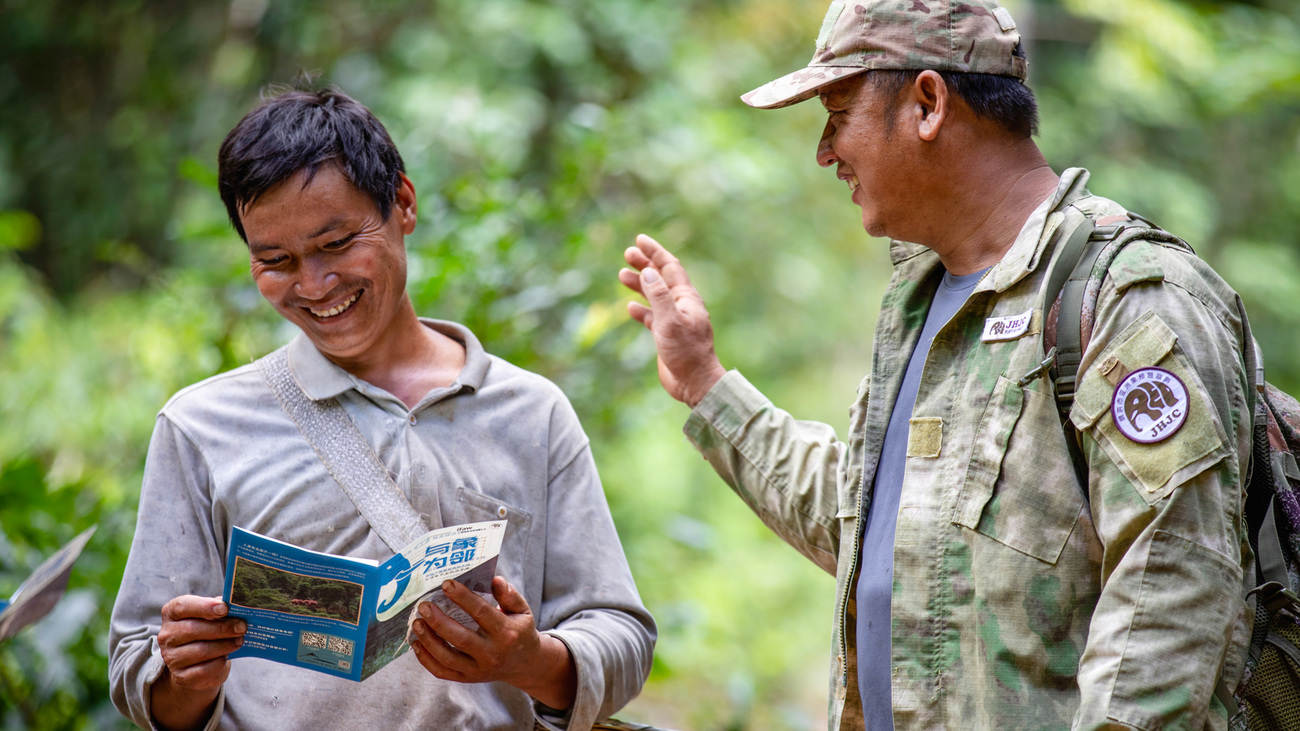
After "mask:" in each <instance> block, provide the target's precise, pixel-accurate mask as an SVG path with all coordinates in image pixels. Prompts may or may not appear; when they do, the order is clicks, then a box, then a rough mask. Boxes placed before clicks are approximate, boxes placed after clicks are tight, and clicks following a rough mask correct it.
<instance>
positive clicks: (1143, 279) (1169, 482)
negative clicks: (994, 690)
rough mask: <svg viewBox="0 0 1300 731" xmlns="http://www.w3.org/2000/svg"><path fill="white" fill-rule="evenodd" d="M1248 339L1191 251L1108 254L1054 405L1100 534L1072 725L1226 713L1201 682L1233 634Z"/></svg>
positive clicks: (1208, 720)
mask: <svg viewBox="0 0 1300 731" xmlns="http://www.w3.org/2000/svg"><path fill="white" fill-rule="evenodd" d="M1251 342H1252V341H1251V340H1250V333H1249V325H1248V324H1247V321H1246V319H1245V314H1244V311H1243V310H1242V308H1241V304H1240V300H1239V299H1238V298H1237V296H1236V294H1235V293H1234V292H1233V291H1232V290H1231V289H1230V288H1229V287H1228V286H1227V285H1226V284H1225V283H1224V282H1223V281H1222V280H1221V279H1219V278H1218V276H1217V275H1216V274H1214V272H1213V271H1211V270H1210V269H1209V268H1208V267H1207V266H1206V265H1205V264H1204V263H1202V262H1200V261H1199V260H1198V259H1196V258H1195V257H1194V256H1192V255H1190V254H1187V253H1184V252H1180V251H1177V250H1175V249H1172V248H1168V247H1165V246H1161V245H1157V244H1151V243H1147V242H1137V243H1134V244H1130V245H1129V246H1128V247H1126V248H1125V249H1124V250H1123V252H1121V254H1120V255H1119V257H1117V258H1116V260H1115V262H1114V264H1112V266H1111V268H1110V270H1109V273H1108V277H1107V279H1106V281H1105V283H1104V284H1103V286H1102V290H1101V293H1100V296H1099V299H1098V303H1097V310H1096V319H1095V325H1094V331H1093V335H1092V338H1091V341H1090V343H1089V345H1088V350H1087V352H1086V353H1085V357H1084V361H1083V370H1082V371H1081V372H1082V373H1083V376H1082V378H1081V379H1080V382H1079V388H1078V393H1077V395H1076V398H1075V403H1074V406H1073V408H1072V410H1071V413H1070V417H1071V419H1072V421H1073V422H1074V424H1075V426H1077V427H1078V428H1079V430H1080V433H1081V442H1082V446H1083V451H1084V454H1085V456H1086V459H1087V462H1088V469H1089V485H1088V491H1089V497H1090V508H1091V511H1092V517H1093V520H1094V522H1095V524H1096V528H1097V532H1098V536H1099V538H1100V541H1101V545H1102V547H1103V550H1102V555H1101V556H1100V562H1101V580H1102V590H1101V595H1100V599H1099V601H1098V602H1097V605H1096V611H1095V613H1094V615H1093V618H1092V621H1091V624H1090V627H1089V632H1088V641H1087V646H1086V648H1085V651H1084V653H1083V655H1082V658H1081V660H1080V662H1079V674H1078V682H1079V687H1080V691H1081V703H1080V707H1079V710H1078V712H1077V714H1076V716H1075V719H1074V728H1076V729H1097V728H1139V729H1151V730H1154V729H1159V728H1186V729H1203V728H1222V727H1224V726H1225V725H1226V716H1225V713H1224V711H1223V709H1222V706H1220V705H1219V704H1218V701H1217V700H1213V699H1212V694H1213V690H1214V686H1215V684H1216V682H1217V679H1218V676H1219V672H1220V668H1221V667H1223V666H1224V665H1225V662H1226V663H1227V666H1228V669H1227V671H1226V673H1225V674H1230V673H1233V672H1236V673H1238V674H1239V672H1240V670H1239V668H1240V656H1241V650H1242V648H1243V642H1244V630H1243V629H1242V627H1243V622H1244V621H1245V619H1244V617H1245V615H1244V603H1243V601H1242V599H1241V596H1242V594H1241V589H1242V581H1243V574H1244V567H1249V566H1250V565H1251V561H1252V559H1251V555H1250V550H1249V546H1248V545H1247V543H1246V539H1245V536H1244V530H1243V518H1242V505H1243V482H1244V480H1245V476H1246V473H1247V470H1248V464H1249V455H1250V444H1251V394H1252V393H1253V391H1252V378H1253V375H1254V351H1253V348H1250V347H1247V345H1246V344H1248V343H1251Z"/></svg>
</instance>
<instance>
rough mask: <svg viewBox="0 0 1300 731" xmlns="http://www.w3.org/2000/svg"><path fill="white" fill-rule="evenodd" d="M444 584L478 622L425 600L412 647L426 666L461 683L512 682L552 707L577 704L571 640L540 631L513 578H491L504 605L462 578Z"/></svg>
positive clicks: (564, 707)
mask: <svg viewBox="0 0 1300 731" xmlns="http://www.w3.org/2000/svg"><path fill="white" fill-rule="evenodd" d="M442 590H443V593H444V594H446V595H447V598H448V599H450V600H451V601H453V602H455V603H456V605H457V606H459V607H460V608H461V609H463V610H465V612H466V613H467V614H469V616H470V617H472V618H473V619H474V621H475V622H478V626H479V628H478V630H477V631H474V630H471V629H469V628H467V627H465V626H464V625H462V624H461V623H460V622H457V621H456V620H454V619H452V618H451V617H448V616H447V615H446V614H445V613H443V612H442V610H440V609H438V607H436V606H434V605H433V604H432V603H431V602H421V603H420V605H419V607H418V609H419V612H420V619H417V620H415V622H414V623H413V629H414V630H415V641H414V642H412V643H411V648H412V650H413V651H414V652H415V657H416V659H418V660H419V661H420V664H421V665H423V666H424V668H425V669H426V670H428V671H429V672H430V673H432V674H433V675H434V676H436V677H438V678H442V679H443V680H452V681H455V682H458V683H486V682H491V681H501V682H504V683H509V684H510V685H513V686H515V687H516V688H519V689H520V690H522V691H524V692H525V693H527V694H529V695H530V696H532V697H533V698H535V699H536V700H538V701H541V702H542V703H543V704H545V705H547V706H549V707H551V708H556V709H566V708H568V707H569V706H571V705H572V704H573V699H574V696H575V695H576V694H577V685H578V671H577V666H576V665H574V663H573V658H572V657H571V656H570V655H569V648H568V646H566V645H565V644H564V643H563V642H562V641H560V640H559V639H558V638H556V637H553V636H551V635H547V634H542V633H541V632H538V631H537V625H536V623H535V622H534V621H533V613H532V610H530V609H529V608H528V602H527V601H526V600H525V599H524V597H523V595H522V594H520V593H519V591H518V590H516V589H515V587H514V586H512V585H511V584H510V582H508V581H506V580H505V579H504V578H502V577H500V576H498V577H496V578H494V579H493V580H492V596H493V597H495V598H496V600H497V603H498V604H499V605H500V608H497V607H494V606H492V605H491V604H489V603H488V602H487V600H485V599H484V598H483V597H481V596H479V595H478V594H476V593H474V592H473V591H470V590H469V588H467V587H466V586H465V585H464V584H461V583H460V582H458V581H445V582H443V584H442Z"/></svg>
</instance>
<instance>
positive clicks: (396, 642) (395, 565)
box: [223, 520, 506, 681]
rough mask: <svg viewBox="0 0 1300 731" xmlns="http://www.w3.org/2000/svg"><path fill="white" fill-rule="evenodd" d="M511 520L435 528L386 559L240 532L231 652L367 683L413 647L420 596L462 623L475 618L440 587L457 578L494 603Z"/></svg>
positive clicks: (230, 560)
mask: <svg viewBox="0 0 1300 731" xmlns="http://www.w3.org/2000/svg"><path fill="white" fill-rule="evenodd" d="M505 530H506V522H505V521H504V520H502V521H488V522H484V523H467V524H465V525H454V526H450V527H447V528H441V529H439V530H435V531H430V532H429V533H426V534H424V535H423V536H421V537H420V538H417V539H416V540H415V541H412V542H411V543H410V544H409V545H407V546H406V547H405V548H403V549H402V551H401V553H398V554H397V555H395V556H393V557H392V558H390V559H388V560H387V561H385V562H384V563H382V564H378V565H376V564H375V563H374V562H373V561H367V560H365V559H358V558H350V557H348V556H332V555H330V554H326V553H318V552H316V551H308V550H307V549H305V548H299V547H298V546H294V545H292V544H289V543H284V542H282V541H277V540H275V539H273V538H267V537H266V536H263V535H260V534H257V533H254V532H252V531H247V530H244V529H242V528H235V529H233V530H232V531H231V535H230V550H229V552H228V553H227V558H226V585H225V591H224V597H223V598H224V599H225V602H226V604H228V605H229V606H230V616H232V617H239V618H241V619H243V620H245V621H247V622H248V631H247V632H246V633H245V634H244V644H243V646H242V647H240V648H239V649H238V650H235V651H234V652H232V653H230V657H231V658H232V659H233V658H238V657H260V658H264V659H266V660H274V661H276V662H281V663H285V664H287V665H297V666H298V667H304V668H309V669H311V670H317V671H320V672H322V673H329V674H330V675H337V676H339V677H342V678H349V679H351V680H357V681H360V680H365V679H366V678H368V677H370V676H371V675H373V674H374V673H375V672H376V671H377V670H379V669H380V668H382V667H383V666H385V665H387V664H388V663H390V662H392V661H393V660H394V659H396V658H397V657H398V656H399V655H401V654H402V653H404V652H406V651H407V650H409V649H411V624H412V622H414V621H415V619H416V617H418V616H419V615H418V614H417V613H416V611H415V607H416V605H417V603H418V602H421V601H432V602H434V603H435V604H436V605H438V606H439V607H440V608H442V609H443V611H445V612H447V614H448V615H449V616H451V617H453V618H454V619H456V620H457V621H459V622H461V624H464V625H466V626H469V627H471V628H477V625H475V624H474V621H473V620H472V619H470V618H469V615H467V614H465V612H464V611H462V610H461V609H460V608H459V607H457V606H456V605H455V604H452V603H451V601H450V600H448V599H447V598H446V597H445V596H444V595H443V593H442V588H441V587H442V582H444V581H446V580H447V579H455V580H456V581H459V582H460V583H462V584H464V585H465V586H467V587H469V588H470V589H472V590H473V591H475V592H478V593H479V594H480V595H482V596H484V597H485V598H486V599H487V600H488V601H489V602H493V599H492V577H493V576H495V575H496V565H497V556H498V554H500V553H501V539H502V538H503V537H504V536H505Z"/></svg>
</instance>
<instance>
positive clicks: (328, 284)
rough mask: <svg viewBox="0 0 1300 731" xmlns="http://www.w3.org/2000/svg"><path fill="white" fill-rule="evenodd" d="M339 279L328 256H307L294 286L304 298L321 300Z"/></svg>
mask: <svg viewBox="0 0 1300 731" xmlns="http://www.w3.org/2000/svg"><path fill="white" fill-rule="evenodd" d="M338 279H339V277H338V274H337V273H335V272H334V270H333V269H332V268H331V267H330V266H329V262H328V261H327V259H326V257H320V256H307V257H303V261H302V266H300V267H299V268H298V280H297V281H296V282H295V283H294V285H293V288H294V291H295V292H296V293H297V295H298V296H299V297H302V298H303V299H307V300H319V299H323V298H325V297H326V296H328V295H329V293H330V290H332V289H334V287H335V286H336V285H337V284H338Z"/></svg>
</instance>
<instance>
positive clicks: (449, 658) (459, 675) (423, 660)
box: [411, 607, 477, 683]
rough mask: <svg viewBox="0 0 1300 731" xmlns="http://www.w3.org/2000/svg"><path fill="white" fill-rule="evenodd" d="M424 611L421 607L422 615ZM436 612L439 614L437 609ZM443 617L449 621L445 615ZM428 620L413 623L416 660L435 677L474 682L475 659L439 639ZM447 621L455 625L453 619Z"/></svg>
mask: <svg viewBox="0 0 1300 731" xmlns="http://www.w3.org/2000/svg"><path fill="white" fill-rule="evenodd" d="M423 609H424V608H423V607H421V614H423ZM434 611H435V612H437V608H436V607H434ZM438 614H442V612H438ZM442 617H443V618H444V619H447V617H446V615H445V614H444V615H442ZM428 619H429V618H424V619H417V620H415V621H414V622H412V623H411V629H412V630H414V631H415V641H414V642H412V643H411V651H412V652H414V653H415V659H416V660H418V661H419V663H420V665H422V666H424V669H425V670H428V671H429V672H430V673H432V674H433V675H434V676H435V677H438V678H442V679H443V680H455V681H457V682H462V683H465V682H472V681H471V678H472V673H473V672H474V671H475V670H476V669H477V665H476V664H475V662H474V660H473V658H471V657H470V656H468V655H466V654H465V653H463V652H461V651H460V650H457V649H456V648H455V647H452V646H451V644H449V643H448V642H447V641H446V640H445V639H443V638H442V637H439V636H438V635H437V633H436V632H435V631H434V630H433V629H431V628H430V626H429V625H428V624H427V622H428ZM447 621H448V622H452V623H453V624H454V623H455V622H454V620H451V619H447ZM461 629H464V628H463V627H462V628H461Z"/></svg>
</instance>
